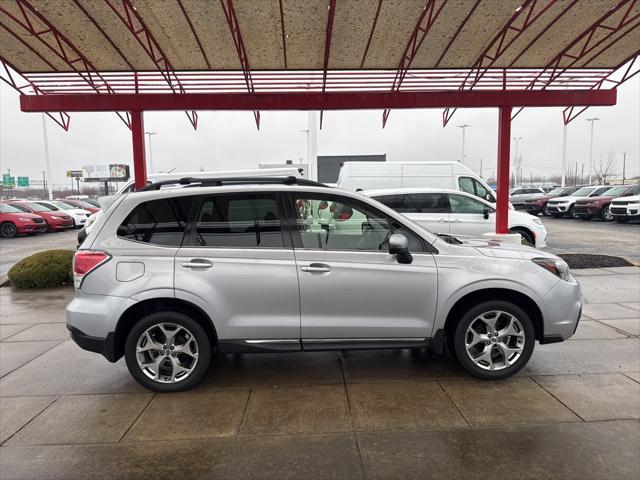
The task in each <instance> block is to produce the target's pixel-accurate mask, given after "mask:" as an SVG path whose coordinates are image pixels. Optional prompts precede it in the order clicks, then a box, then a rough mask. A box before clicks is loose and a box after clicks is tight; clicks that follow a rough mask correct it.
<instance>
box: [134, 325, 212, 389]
mask: <svg viewBox="0 0 640 480" xmlns="http://www.w3.org/2000/svg"><path fill="white" fill-rule="evenodd" d="M162 323H171V324H175V325H179V326H181V327H184V328H186V329H187V330H188V331H189V332H191V334H192V335H193V340H195V343H196V345H197V351H198V357H197V362H196V364H195V367H194V368H193V370H192V371H191V373H189V375H188V376H186V377H185V378H184V379H182V380H179V381H177V382H175V383H163V382H160V381H157V380H154V379H152V378H150V377H148V376H147V375H146V374H145V373H144V372H143V370H142V368H141V367H140V366H139V365H138V361H137V357H136V355H137V353H136V347H137V342H138V339H139V338H140V337H141V335H142V334H143V333H144V332H145V331H146V330H147V329H149V328H151V327H153V326H154V325H158V324H162ZM124 356H125V361H126V363H127V368H128V369H129V373H131V376H133V378H135V380H136V381H137V382H138V383H139V384H140V385H142V386H143V387H145V388H148V389H149V390H153V391H155V392H181V391H184V390H189V389H190V388H193V387H195V386H196V385H197V384H198V383H200V382H201V381H202V379H203V378H204V376H205V375H206V373H207V371H208V370H209V365H210V363H211V342H210V341H209V336H208V335H207V333H206V332H205V331H204V329H203V328H202V327H201V326H200V324H199V323H198V322H196V321H195V320H194V319H193V318H191V317H188V316H187V315H184V314H183V313H178V312H157V313H152V314H150V315H147V316H146V317H143V318H142V319H141V320H139V321H138V322H137V323H136V324H135V325H134V327H133V328H132V329H131V331H130V332H129V335H128V336H127V340H126V342H125V347H124ZM172 356H175V354H172ZM156 358H157V357H156ZM167 359H169V358H168V356H167ZM165 365H166V362H165Z"/></svg>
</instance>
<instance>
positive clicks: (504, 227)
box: [496, 106, 511, 234]
mask: <svg viewBox="0 0 640 480" xmlns="http://www.w3.org/2000/svg"><path fill="white" fill-rule="evenodd" d="M510 147H511V107H510V106H502V107H500V110H499V112H498V178H497V182H498V186H497V189H496V194H497V196H498V198H496V233H498V234H500V233H509V161H510V156H511V154H510V152H509V149H510Z"/></svg>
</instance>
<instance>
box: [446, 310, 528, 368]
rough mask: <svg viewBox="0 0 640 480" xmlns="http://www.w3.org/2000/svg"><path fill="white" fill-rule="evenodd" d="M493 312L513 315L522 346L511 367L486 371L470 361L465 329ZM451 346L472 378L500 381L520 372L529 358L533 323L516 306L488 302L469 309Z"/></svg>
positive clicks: (459, 324) (457, 327)
mask: <svg viewBox="0 0 640 480" xmlns="http://www.w3.org/2000/svg"><path fill="white" fill-rule="evenodd" d="M495 310H499V311H502V312H506V313H508V314H510V315H513V316H514V317H515V318H516V319H517V320H518V321H519V322H520V324H521V325H522V331H523V332H524V346H523V350H522V353H521V354H520V357H518V358H517V359H516V360H515V361H514V362H513V363H512V364H511V365H509V366H507V367H504V368H501V369H498V370H487V369H484V368H481V367H480V366H478V365H476V363H474V361H473V360H471V358H470V356H469V354H468V353H467V349H466V346H465V345H466V336H467V329H468V328H469V326H470V325H471V323H472V322H473V321H475V320H476V319H477V317H479V316H480V315H482V314H484V313H489V312H491V311H495ZM500 321H502V320H500ZM453 345H454V349H455V353H456V357H457V359H458V361H459V362H460V364H461V365H462V367H463V368H464V369H465V370H466V371H467V372H469V373H470V374H471V375H472V376H474V377H476V378H480V379H482V380H502V379H505V378H508V377H510V376H512V375H514V374H515V373H517V372H518V371H520V370H521V369H522V368H523V367H524V366H525V365H526V364H527V362H528V361H529V359H530V358H531V355H532V354H533V348H534V346H535V329H534V328H533V323H532V322H531V319H530V318H529V316H528V315H527V314H526V312H525V311H524V310H522V309H521V308H520V307H518V306H517V305H514V304H512V303H510V302H505V301H502V300H490V301H488V302H483V303H481V304H479V305H477V306H475V307H473V308H471V309H470V310H469V311H468V312H467V313H465V314H464V315H463V316H462V318H461V319H460V322H459V323H458V325H456V330H455V334H454V339H453ZM497 351H498V350H497V349H496V352H497Z"/></svg>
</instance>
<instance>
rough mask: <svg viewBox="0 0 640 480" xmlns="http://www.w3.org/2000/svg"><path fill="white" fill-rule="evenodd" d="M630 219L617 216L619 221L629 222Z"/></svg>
mask: <svg viewBox="0 0 640 480" xmlns="http://www.w3.org/2000/svg"><path fill="white" fill-rule="evenodd" d="M628 221H629V219H628V218H624V217H616V222H618V223H627V222H628Z"/></svg>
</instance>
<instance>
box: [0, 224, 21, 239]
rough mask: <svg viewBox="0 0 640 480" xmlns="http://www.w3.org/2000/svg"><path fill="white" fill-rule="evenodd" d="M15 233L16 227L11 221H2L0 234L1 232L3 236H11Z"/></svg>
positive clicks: (16, 231)
mask: <svg viewBox="0 0 640 480" xmlns="http://www.w3.org/2000/svg"><path fill="white" fill-rule="evenodd" d="M17 233H18V229H17V228H16V226H15V224H14V223H12V222H4V223H3V224H2V225H1V226H0V234H2V236H3V237H4V238H13V237H15V236H16V235H17Z"/></svg>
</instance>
